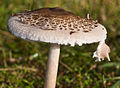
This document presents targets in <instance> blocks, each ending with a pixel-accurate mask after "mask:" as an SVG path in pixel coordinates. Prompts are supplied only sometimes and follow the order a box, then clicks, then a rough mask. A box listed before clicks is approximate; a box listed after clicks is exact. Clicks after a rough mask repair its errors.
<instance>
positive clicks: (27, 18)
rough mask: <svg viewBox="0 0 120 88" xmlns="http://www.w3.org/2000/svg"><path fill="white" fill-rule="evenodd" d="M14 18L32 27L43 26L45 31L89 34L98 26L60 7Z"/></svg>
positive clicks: (43, 9) (19, 14)
mask: <svg viewBox="0 0 120 88" xmlns="http://www.w3.org/2000/svg"><path fill="white" fill-rule="evenodd" d="M12 16H18V17H19V19H20V21H24V22H22V23H25V24H28V25H31V26H42V27H41V28H43V29H44V30H47V29H48V30H49V29H52V30H63V29H64V30H67V29H69V30H74V31H80V30H81V29H82V30H83V32H89V31H91V30H92V29H94V28H95V27H97V26H98V22H97V21H94V20H91V19H83V18H81V17H79V16H77V15H75V14H74V13H71V12H69V11H65V10H64V9H61V8H58V7H55V8H41V9H37V10H33V11H27V10H26V11H24V12H23V13H18V14H12ZM48 25H49V26H48ZM58 25H59V26H58ZM55 26H56V27H55ZM92 26H94V27H92ZM46 27H47V28H46ZM86 28H87V29H88V30H87V31H86V30H85V29H86Z"/></svg>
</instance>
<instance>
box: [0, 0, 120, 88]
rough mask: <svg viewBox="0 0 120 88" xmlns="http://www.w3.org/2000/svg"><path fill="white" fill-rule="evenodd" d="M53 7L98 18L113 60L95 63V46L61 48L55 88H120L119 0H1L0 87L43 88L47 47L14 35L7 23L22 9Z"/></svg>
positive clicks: (82, 15)
mask: <svg viewBox="0 0 120 88" xmlns="http://www.w3.org/2000/svg"><path fill="white" fill-rule="evenodd" d="M55 6H59V7H61V8H64V9H66V10H68V11H71V12H74V13H76V14H77V15H79V16H81V17H86V15H87V13H89V14H90V16H91V17H92V18H93V19H95V20H96V19H98V21H99V22H100V23H101V24H103V25H104V26H105V27H106V28H107V31H108V38H107V40H106V43H107V44H108V45H109V46H110V48H111V53H110V57H111V60H112V62H110V63H109V62H107V60H105V61H103V62H99V63H96V62H94V59H92V53H93V52H94V51H95V50H96V47H97V44H91V45H83V46H82V47H79V46H77V45H76V46H75V47H70V46H62V47H61V56H60V64H59V72H58V78H57V88H110V87H111V88H118V86H119V87H120V54H119V52H120V47H119V44H120V30H119V29H120V15H119V14H120V0H0V88H43V85H44V78H45V71H46V62H47V56H48V48H49V44H47V43H37V42H28V41H25V40H22V39H20V38H17V37H15V36H13V35H12V34H10V32H9V31H8V29H7V20H8V18H9V16H10V15H11V14H12V13H17V12H21V11H23V10H24V9H28V10H33V9H36V8H42V7H55Z"/></svg>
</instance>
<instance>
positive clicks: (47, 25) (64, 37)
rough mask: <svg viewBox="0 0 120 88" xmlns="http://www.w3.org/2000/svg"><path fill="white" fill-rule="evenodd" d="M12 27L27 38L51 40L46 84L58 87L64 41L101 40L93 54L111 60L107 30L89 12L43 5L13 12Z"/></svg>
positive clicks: (49, 87)
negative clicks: (79, 14) (77, 13)
mask: <svg viewBox="0 0 120 88" xmlns="http://www.w3.org/2000/svg"><path fill="white" fill-rule="evenodd" d="M8 29H9V30H10V32H11V33H12V34H14V35H15V36H18V37H20V38H22V39H25V40H32V41H38V42H47V43H51V47H50V51H49V57H48V63H47V72H46V79H45V85H44V88H55V84H56V77H57V70H58V62H59V54H60V45H68V44H69V45H71V46H74V45H76V44H77V45H79V46H82V45H83V44H90V43H95V42H99V45H98V48H97V51H96V52H94V55H93V57H96V58H97V59H96V61H101V59H104V58H105V57H107V58H108V60H109V61H110V59H109V52H110V49H109V47H108V46H107V45H106V44H105V39H106V34H107V31H106V29H105V27H104V26H102V25H101V24H99V23H98V22H97V21H94V20H91V19H90V18H89V15H88V16H87V19H84V18H81V17H79V16H77V15H75V14H74V13H71V12H68V11H65V10H64V9H61V8H59V7H55V8H40V9H37V10H33V11H24V12H21V13H17V14H12V16H11V17H10V18H9V20H8ZM103 51H104V52H103Z"/></svg>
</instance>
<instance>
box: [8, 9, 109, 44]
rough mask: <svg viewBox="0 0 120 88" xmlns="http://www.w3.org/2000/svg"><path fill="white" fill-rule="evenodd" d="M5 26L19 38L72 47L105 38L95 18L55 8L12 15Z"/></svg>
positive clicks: (102, 29)
mask: <svg viewBox="0 0 120 88" xmlns="http://www.w3.org/2000/svg"><path fill="white" fill-rule="evenodd" d="M8 29H9V30H10V31H11V33H13V34H14V35H15V36H18V37H21V38H22V39H26V40H32V41H40V42H48V43H57V44H64V45H68V44H70V45H71V46H74V45H75V44H78V45H79V46H81V45H82V44H86V43H88V44H89V43H94V42H100V41H104V40H105V39H106V34H107V31H106V29H105V27H104V26H102V25H101V24H99V23H98V22H97V21H94V20H91V19H84V18H81V17H79V16H77V15H75V14H74V13H71V12H68V11H65V10H64V9H61V8H58V7H56V8H41V9H37V10H33V11H24V12H21V13H17V14H13V15H12V16H11V17H10V18H9V20H8Z"/></svg>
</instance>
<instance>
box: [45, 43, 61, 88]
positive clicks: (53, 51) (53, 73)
mask: <svg viewBox="0 0 120 88" xmlns="http://www.w3.org/2000/svg"><path fill="white" fill-rule="evenodd" d="M59 54H60V45H58V44H51V47H50V51H49V57H48V62H47V72H46V79H45V85H44V88H55V85H56V78H57V71H58V62H59Z"/></svg>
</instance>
